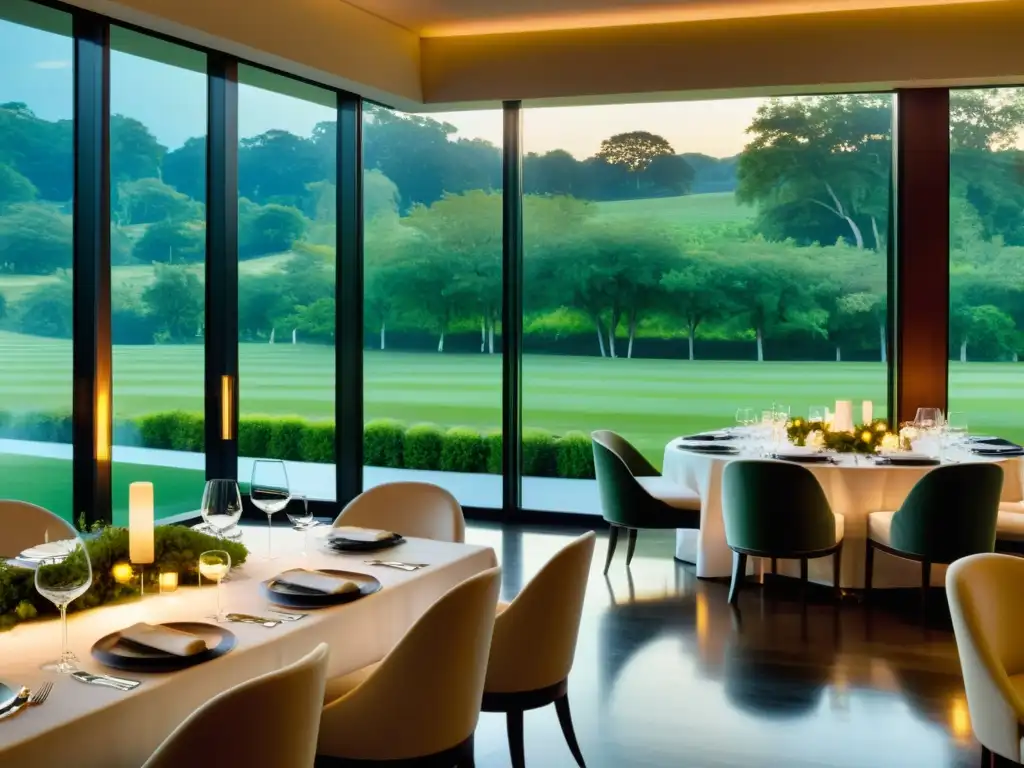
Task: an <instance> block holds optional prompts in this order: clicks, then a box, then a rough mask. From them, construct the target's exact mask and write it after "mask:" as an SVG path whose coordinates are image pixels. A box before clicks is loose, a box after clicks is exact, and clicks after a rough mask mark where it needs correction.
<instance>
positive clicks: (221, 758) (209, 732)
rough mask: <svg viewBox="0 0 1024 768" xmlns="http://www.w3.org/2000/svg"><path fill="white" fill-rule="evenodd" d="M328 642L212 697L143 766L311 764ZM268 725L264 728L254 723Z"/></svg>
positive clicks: (282, 767)
mask: <svg viewBox="0 0 1024 768" xmlns="http://www.w3.org/2000/svg"><path fill="white" fill-rule="evenodd" d="M327 657H328V649H327V643H320V645H318V646H317V647H316V648H314V649H313V650H312V651H311V652H310V653H309V655H307V656H306V657H305V658H302V659H300V660H299V661H296V662H295V663H294V664H290V665H288V666H287V667H283V668H282V669H278V670H275V671H273V672H269V673H267V674H265V675H260V676H259V677H257V678H254V679H252V680H249V681H247V682H244V683H241V684H240V685H236V686H235V687H234V688H230V689H228V690H226V691H224V692H223V693H220V694H218V695H217V696H214V697H213V698H212V699H210V700H209V701H208V702H206V703H205V704H203V705H202V706H201V707H199V709H197V710H196V711H195V712H193V713H192V714H191V715H189V716H188V718H187V719H186V720H185V722H183V723H182V724H181V725H179V726H178V727H177V728H175V729H174V732H173V733H171V735H170V736H168V737H167V739H166V740H164V743H163V744H161V745H160V746H159V747H158V748H157V750H156V752H154V753H153V756H152V757H151V758H150V759H149V760H147V761H146V763H145V765H144V766H143V768H181V766H184V765H195V764H196V762H197V761H199V762H202V763H204V764H209V765H216V766H218V768H249V767H250V766H256V765H258V766H260V768H308V767H309V766H312V765H313V760H314V758H315V757H316V734H317V730H318V729H319V727H320V707H321V706H323V697H324V680H325V679H326V676H327ZM260 723H263V724H266V725H265V726H263V727H260V726H258V725H257V727H254V725H255V724H260Z"/></svg>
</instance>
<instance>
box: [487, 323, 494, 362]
mask: <svg viewBox="0 0 1024 768" xmlns="http://www.w3.org/2000/svg"><path fill="white" fill-rule="evenodd" d="M487 354H489V355H493V354H494V318H493V317H492V318H491V324H490V326H489V327H488V328H487Z"/></svg>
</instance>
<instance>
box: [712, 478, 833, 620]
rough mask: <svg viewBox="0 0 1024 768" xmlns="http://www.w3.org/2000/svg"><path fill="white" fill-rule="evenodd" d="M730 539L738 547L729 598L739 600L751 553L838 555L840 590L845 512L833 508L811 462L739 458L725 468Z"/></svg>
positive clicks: (803, 558)
mask: <svg viewBox="0 0 1024 768" xmlns="http://www.w3.org/2000/svg"><path fill="white" fill-rule="evenodd" d="M722 516H723V517H724V520H725V540H726V543H727V544H728V545H729V549H731V550H732V583H731V584H730V586H729V602H730V603H735V602H736V601H737V599H738V598H739V593H740V589H741V587H742V585H743V581H744V578H745V577H746V573H747V558H748V557H769V558H771V560H772V571H773V572H774V570H775V561H776V560H777V559H779V558H782V559H785V560H799V561H800V580H801V582H802V586H806V584H807V561H808V560H813V559H814V558H818V557H827V556H829V555H832V583H833V586H834V587H835V589H836V592H837V593H838V592H839V591H840V572H841V568H842V555H843V528H844V526H843V516H842V515H837V514H835V513H834V512H832V508H831V506H829V503H828V499H827V498H826V497H825V492H824V491H823V490H822V489H821V485H820V484H819V483H818V479H817V478H816V477H815V476H814V475H813V473H812V472H811V471H810V470H809V469H807V468H806V467H802V466H800V465H799V464H790V463H787V462H784V461H760V460H741V461H733V462H730V463H729V464H727V465H726V466H725V469H724V470H723V471H722Z"/></svg>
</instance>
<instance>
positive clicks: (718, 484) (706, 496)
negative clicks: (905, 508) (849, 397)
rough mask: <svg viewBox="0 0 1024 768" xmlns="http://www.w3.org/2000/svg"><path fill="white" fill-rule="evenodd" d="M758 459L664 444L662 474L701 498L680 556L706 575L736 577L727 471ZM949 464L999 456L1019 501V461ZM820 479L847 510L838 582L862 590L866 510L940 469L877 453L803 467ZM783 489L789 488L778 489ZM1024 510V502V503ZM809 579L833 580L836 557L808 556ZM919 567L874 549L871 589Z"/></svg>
mask: <svg viewBox="0 0 1024 768" xmlns="http://www.w3.org/2000/svg"><path fill="white" fill-rule="evenodd" d="M743 458H757V455H756V454H754V453H750V454H744V453H743V452H741V453H739V454H720V453H719V454H715V453H703V452H700V451H697V450H690V449H688V447H687V442H686V441H684V440H683V439H682V438H677V439H675V440H673V441H671V442H670V443H669V444H668V445H666V446H665V460H664V464H663V465H662V466H663V470H662V474H663V475H664V476H665V477H666V478H669V479H671V480H672V481H673V482H676V483H678V484H680V485H682V486H685V487H686V488H689V489H690V490H691V491H694V492H696V493H697V494H699V495H700V500H701V514H700V528H699V529H697V530H689V529H688V530H682V529H681V530H679V531H677V532H676V558H677V559H679V560H682V561H684V562H689V563H694V564H695V565H696V567H697V576H698V577H701V578H725V577H728V576H730V575H731V574H732V551H731V550H730V549H729V546H728V544H727V543H726V540H725V523H724V520H723V518H722V470H723V469H724V468H725V465H726V464H728V463H729V462H730V461H733V460H735V459H743ZM948 461H949V462H957V463H964V462H968V461H978V462H981V461H995V462H997V463H999V464H1000V465H1001V466H1002V467H1003V471H1004V478H1003V494H1002V500H1003V501H1004V502H1020V501H1021V499H1022V498H1024V494H1022V486H1021V471H1022V469H1024V462H1022V459H1021V458H997V459H992V458H988V457H984V458H983V457H979V456H975V455H974V454H971V453H969V452H967V451H958V452H955V453H950V455H949V457H948ZM804 466H806V467H807V469H809V470H810V471H811V472H812V473H813V474H814V476H815V477H816V478H817V480H818V482H819V483H821V487H822V489H823V490H824V491H825V496H826V497H827V498H828V501H829V504H830V505H831V506H832V511H833V512H836V513H838V514H841V515H843V518H844V543H843V554H842V573H841V584H840V586H842V587H846V588H853V589H862V588H863V587H864V562H865V547H866V537H867V528H868V515H869V514H870V513H872V512H881V511H894V510H897V509H899V507H900V505H901V504H902V503H903V501H904V499H906V497H907V494H909V493H910V489H911V488H913V486H914V484H915V483H916V482H917V481H918V480H920V479H921V478H922V477H923V476H924V475H925V474H927V473H928V472H930V471H931V470H933V469H935V466H934V465H933V466H894V465H886V464H877V463H875V461H874V460H872V458H871V457H868V456H863V455H860V456H858V455H856V454H839V455H836V456H835V457H834V463H828V464H804ZM780 492H784V489H780ZM1022 511H1024V507H1022ZM765 568H766V564H765V561H764V559H763V558H760V559H759V558H750V559H749V561H748V572H753V573H755V574H757V573H763V572H764V569H765ZM777 568H778V570H777V572H778V573H779V574H782V575H785V576H799V573H800V564H799V561H797V560H779V561H778V566H777ZM945 570H946V569H945V567H943V566H938V565H937V566H935V567H934V568H933V569H932V577H931V578H932V584H933V585H936V586H938V585H942V584H944V583H945V581H944V580H945ZM808 577H809V579H810V580H811V581H814V582H817V583H819V584H827V585H831V584H832V558H831V557H823V558H818V559H815V560H811V561H809V569H808ZM920 584H921V568H920V566H919V564H918V563H916V562H914V561H911V560H904V559H901V558H897V557H894V556H892V555H889V554H886V553H884V552H876V554H875V567H874V581H873V583H872V586H873V587H883V588H884V587H918V586H920Z"/></svg>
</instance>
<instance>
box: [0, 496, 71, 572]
mask: <svg viewBox="0 0 1024 768" xmlns="http://www.w3.org/2000/svg"><path fill="white" fill-rule="evenodd" d="M77 535H78V532H77V531H76V530H75V529H74V526H72V525H71V524H70V523H69V522H67V521H66V520H65V519H64V518H62V517H58V516H57V515H55V514H54V513H53V512H50V511H49V510H48V509H43V508H42V507H37V506H36V505H35V504H29V503H28V502H27V501H14V500H9V499H0V557H2V558H7V557H17V556H18V555H19V554H20V553H21V552H24V551H25V550H26V549H28V548H29V547H34V546H35V545H36V544H42V543H43V542H46V541H61V540H63V539H68V538H72V539H73V538H74V537H75V536H77Z"/></svg>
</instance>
